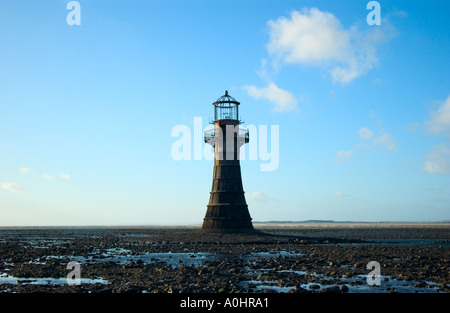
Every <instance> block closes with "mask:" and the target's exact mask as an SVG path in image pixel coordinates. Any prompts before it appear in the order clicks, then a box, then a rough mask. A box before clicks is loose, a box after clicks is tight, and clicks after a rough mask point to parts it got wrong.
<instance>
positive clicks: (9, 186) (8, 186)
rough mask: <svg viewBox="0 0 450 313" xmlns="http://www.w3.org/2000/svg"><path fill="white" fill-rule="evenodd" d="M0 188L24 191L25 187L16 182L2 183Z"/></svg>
mask: <svg viewBox="0 0 450 313" xmlns="http://www.w3.org/2000/svg"><path fill="white" fill-rule="evenodd" d="M2 188H3V189H5V190H9V191H12V192H19V193H25V189H24V188H23V187H22V186H19V185H17V184H16V183H2Z"/></svg>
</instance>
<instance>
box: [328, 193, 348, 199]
mask: <svg viewBox="0 0 450 313" xmlns="http://www.w3.org/2000/svg"><path fill="white" fill-rule="evenodd" d="M331 197H333V198H347V197H350V196H349V195H348V194H346V193H343V192H340V191H336V192H335V193H333V194H332V195H331Z"/></svg>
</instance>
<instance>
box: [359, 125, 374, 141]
mask: <svg viewBox="0 0 450 313" xmlns="http://www.w3.org/2000/svg"><path fill="white" fill-rule="evenodd" d="M358 136H359V138H361V139H363V140H370V139H372V138H373V132H372V131H371V130H370V129H368V128H367V127H361V128H360V129H359V130H358Z"/></svg>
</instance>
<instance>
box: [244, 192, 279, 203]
mask: <svg viewBox="0 0 450 313" xmlns="http://www.w3.org/2000/svg"><path fill="white" fill-rule="evenodd" d="M245 197H246V198H247V200H250V201H255V202H278V201H279V200H278V199H276V198H273V197H269V196H267V195H266V194H264V193H262V192H261V191H259V190H255V191H253V192H251V193H248V194H246V196H245Z"/></svg>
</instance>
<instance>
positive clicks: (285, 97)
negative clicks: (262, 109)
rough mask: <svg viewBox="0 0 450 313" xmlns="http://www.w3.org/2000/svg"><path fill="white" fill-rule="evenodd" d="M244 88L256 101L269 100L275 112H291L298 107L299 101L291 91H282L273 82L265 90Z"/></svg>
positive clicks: (251, 87) (252, 87) (253, 87)
mask: <svg viewBox="0 0 450 313" xmlns="http://www.w3.org/2000/svg"><path fill="white" fill-rule="evenodd" d="M243 88H244V89H245V90H246V91H247V93H248V94H249V95H250V96H251V97H253V98H255V99H260V98H261V99H265V100H269V101H270V102H271V103H273V104H274V110H275V111H278V112H289V111H292V110H294V109H295V108H296V107H297V99H295V97H294V96H293V95H292V94H291V93H290V92H289V91H287V90H284V89H281V88H280V87H278V86H277V85H276V84H275V83H273V82H270V83H269V84H268V86H267V87H264V88H258V87H256V86H248V85H247V86H244V87H243Z"/></svg>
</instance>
